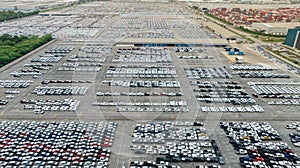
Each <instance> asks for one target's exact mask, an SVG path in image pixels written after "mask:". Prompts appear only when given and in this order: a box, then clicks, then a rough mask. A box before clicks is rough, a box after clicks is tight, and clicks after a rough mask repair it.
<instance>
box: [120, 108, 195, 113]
mask: <svg viewBox="0 0 300 168" xmlns="http://www.w3.org/2000/svg"><path fill="white" fill-rule="evenodd" d="M117 112H167V113H173V112H184V113H185V112H189V109H188V108H186V107H171V108H169V107H163V108H159V107H157V108H151V107H147V108H141V107H119V108H117Z"/></svg>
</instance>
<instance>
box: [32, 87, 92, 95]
mask: <svg viewBox="0 0 300 168" xmlns="http://www.w3.org/2000/svg"><path fill="white" fill-rule="evenodd" d="M87 90H88V88H87V87H80V86H51V87H48V86H46V87H44V86H37V87H36V88H35V89H34V90H33V91H32V92H31V93H32V94H37V95H39V96H40V95H85V93H86V92H87Z"/></svg>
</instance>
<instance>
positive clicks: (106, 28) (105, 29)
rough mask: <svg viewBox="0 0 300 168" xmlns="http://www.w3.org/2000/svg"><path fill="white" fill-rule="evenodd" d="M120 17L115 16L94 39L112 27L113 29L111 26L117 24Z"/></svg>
mask: <svg viewBox="0 0 300 168" xmlns="http://www.w3.org/2000/svg"><path fill="white" fill-rule="evenodd" d="M119 18H120V17H119V16H115V18H114V19H113V20H112V21H111V22H110V23H109V24H108V25H106V26H105V27H104V28H103V29H102V30H101V31H99V32H98V33H97V34H96V35H94V38H97V39H98V38H99V37H100V36H101V35H102V34H103V33H104V32H105V31H107V30H108V29H109V28H110V27H111V25H112V24H113V23H115V21H116V20H118V19H119Z"/></svg>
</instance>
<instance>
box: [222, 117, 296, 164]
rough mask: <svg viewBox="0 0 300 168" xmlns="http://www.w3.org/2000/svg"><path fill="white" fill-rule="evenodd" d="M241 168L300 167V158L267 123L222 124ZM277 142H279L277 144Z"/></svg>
mask: <svg viewBox="0 0 300 168" xmlns="http://www.w3.org/2000/svg"><path fill="white" fill-rule="evenodd" d="M220 127H221V128H222V129H223V130H224V132H225V133H226V136H227V137H228V139H229V143H230V144H231V145H232V146H233V147H234V150H235V152H236V153H237V154H240V155H247V156H244V157H240V159H239V160H240V165H241V167H245V168H246V167H261V168H265V167H272V168H273V167H274V168H279V167H298V166H299V165H300V158H299V157H298V156H297V155H296V154H295V153H294V152H293V151H292V150H291V148H290V147H289V146H288V145H287V144H286V143H284V142H281V141H280V140H281V137H280V135H279V133H278V131H276V130H275V129H274V128H273V127H272V126H271V125H270V124H269V123H267V122H260V123H258V122H220ZM276 141H277V142H276Z"/></svg>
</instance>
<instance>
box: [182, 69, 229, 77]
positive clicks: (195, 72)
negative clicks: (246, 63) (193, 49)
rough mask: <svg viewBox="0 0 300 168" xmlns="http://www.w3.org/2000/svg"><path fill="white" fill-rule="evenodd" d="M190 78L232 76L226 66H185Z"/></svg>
mask: <svg viewBox="0 0 300 168" xmlns="http://www.w3.org/2000/svg"><path fill="white" fill-rule="evenodd" d="M184 71H185V73H186V76H187V77H188V78H189V79H207V78H226V79H229V78H232V76H231V75H230V74H229V72H227V70H226V69H225V68H185V69H184Z"/></svg>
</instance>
